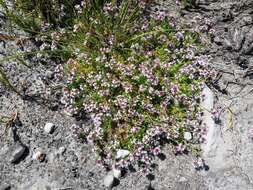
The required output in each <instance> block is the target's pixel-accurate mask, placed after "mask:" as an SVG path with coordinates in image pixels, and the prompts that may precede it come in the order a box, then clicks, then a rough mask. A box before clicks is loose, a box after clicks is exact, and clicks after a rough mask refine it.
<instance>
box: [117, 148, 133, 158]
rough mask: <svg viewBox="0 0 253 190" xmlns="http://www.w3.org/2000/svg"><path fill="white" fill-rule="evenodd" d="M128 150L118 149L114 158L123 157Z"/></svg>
mask: <svg viewBox="0 0 253 190" xmlns="http://www.w3.org/2000/svg"><path fill="white" fill-rule="evenodd" d="M129 154H130V152H129V151H128V150H124V149H120V150H118V152H117V155H116V159H120V158H125V157H126V156H128V155H129Z"/></svg>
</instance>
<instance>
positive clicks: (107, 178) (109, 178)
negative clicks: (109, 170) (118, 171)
mask: <svg viewBox="0 0 253 190" xmlns="http://www.w3.org/2000/svg"><path fill="white" fill-rule="evenodd" d="M113 183H114V176H113V175H111V174H108V175H107V176H105V178H104V185H105V186H106V187H109V188H111V187H112V186H113Z"/></svg>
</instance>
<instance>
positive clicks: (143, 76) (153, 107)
mask: <svg viewBox="0 0 253 190" xmlns="http://www.w3.org/2000/svg"><path fill="white" fill-rule="evenodd" d="M64 2H65V1H64ZM71 2H72V1H71ZM72 3H74V1H73V2H72ZM63 5H64V3H63ZM72 5H73V6H72V8H73V9H74V10H75V11H74V12H71V14H73V17H71V22H68V23H69V25H68V27H66V25H64V24H61V22H62V21H63V20H64V19H63V20H62V19H58V20H57V19H49V18H51V17H52V18H54V16H50V15H51V14H50V15H49V16H50V17H49V16H48V17H46V16H45V15H47V14H42V15H44V22H48V23H49V25H50V24H53V25H55V26H57V27H58V29H55V30H54V31H53V32H52V33H51V35H47V36H46V37H45V38H44V39H46V40H45V41H46V43H47V44H48V43H49V41H50V42H51V45H49V48H51V51H52V54H53V55H55V54H57V57H60V58H63V60H67V61H66V65H65V71H66V72H65V74H66V75H65V77H67V84H66V87H65V88H64V95H63V97H62V99H61V102H62V104H63V105H64V106H65V111H66V112H67V113H68V114H70V115H77V114H78V113H80V112H83V111H84V112H85V113H86V114H87V115H89V117H90V120H91V121H92V124H91V125H90V126H86V127H78V126H75V127H73V130H74V134H75V135H76V136H77V137H78V138H79V139H81V140H83V141H87V142H89V143H91V144H93V146H94V150H95V151H96V153H97V155H98V163H101V164H102V165H103V166H105V167H108V168H111V166H114V167H120V168H127V167H129V166H130V165H133V164H137V165H138V166H140V167H142V168H144V169H145V171H148V170H149V169H150V168H151V167H149V166H151V165H152V162H153V158H154V157H155V156H157V155H159V154H161V146H162V145H163V144H164V142H171V143H172V144H173V145H175V151H176V152H177V153H183V152H185V151H190V150H191V149H194V147H195V145H197V144H198V143H200V142H203V141H204V138H203V135H204V134H205V129H203V127H202V128H201V127H200V125H201V109H200V107H199V103H200V99H201V97H200V91H201V88H202V87H203V82H204V81H205V80H206V79H208V78H209V77H210V75H211V72H210V70H209V67H208V59H207V58H206V57H205V56H201V55H198V52H199V50H200V48H201V45H200V41H199V36H198V33H196V32H194V31H190V30H182V27H181V26H179V25H176V24H175V23H174V22H173V20H172V19H170V17H169V16H168V14H167V13H166V12H164V11H157V12H155V13H153V12H151V13H150V11H148V9H147V1H144V0H139V1H134V0H128V1H127V0H123V1H116V0H111V1H103V0H95V1H82V2H79V3H77V4H75V3H74V4H72ZM59 7H61V6H59ZM42 11H43V10H42ZM42 11H41V12H42ZM42 13H43V12H42ZM61 18H65V17H64V14H63V15H62V17H61ZM56 23H58V24H56ZM43 26H44V29H45V28H46V27H45V26H48V24H45V23H44V24H43ZM61 26H63V27H61ZM57 27H56V28H57ZM59 27H60V28H59ZM42 29H43V27H42ZM42 31H43V30H42ZM44 35H45V34H44ZM46 43H44V44H46ZM44 44H42V45H41V49H43V50H44V49H45V47H46V46H45V45H44ZM55 49H57V50H63V51H56V53H53V52H54V50H55ZM59 52H61V53H59ZM62 52H64V53H62ZM57 72H58V70H57Z"/></svg>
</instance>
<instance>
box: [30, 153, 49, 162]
mask: <svg viewBox="0 0 253 190" xmlns="http://www.w3.org/2000/svg"><path fill="white" fill-rule="evenodd" d="M45 157H46V154H44V153H43V152H41V151H37V152H36V153H34V155H33V159H34V160H38V161H40V162H43V161H44V160H45Z"/></svg>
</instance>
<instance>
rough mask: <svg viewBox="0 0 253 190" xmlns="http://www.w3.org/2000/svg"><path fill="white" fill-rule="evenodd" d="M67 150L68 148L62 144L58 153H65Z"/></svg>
mask: <svg viewBox="0 0 253 190" xmlns="http://www.w3.org/2000/svg"><path fill="white" fill-rule="evenodd" d="M65 151H66V148H65V147H63V146H62V147H60V148H59V150H58V153H59V154H63V153H64V152H65Z"/></svg>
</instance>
